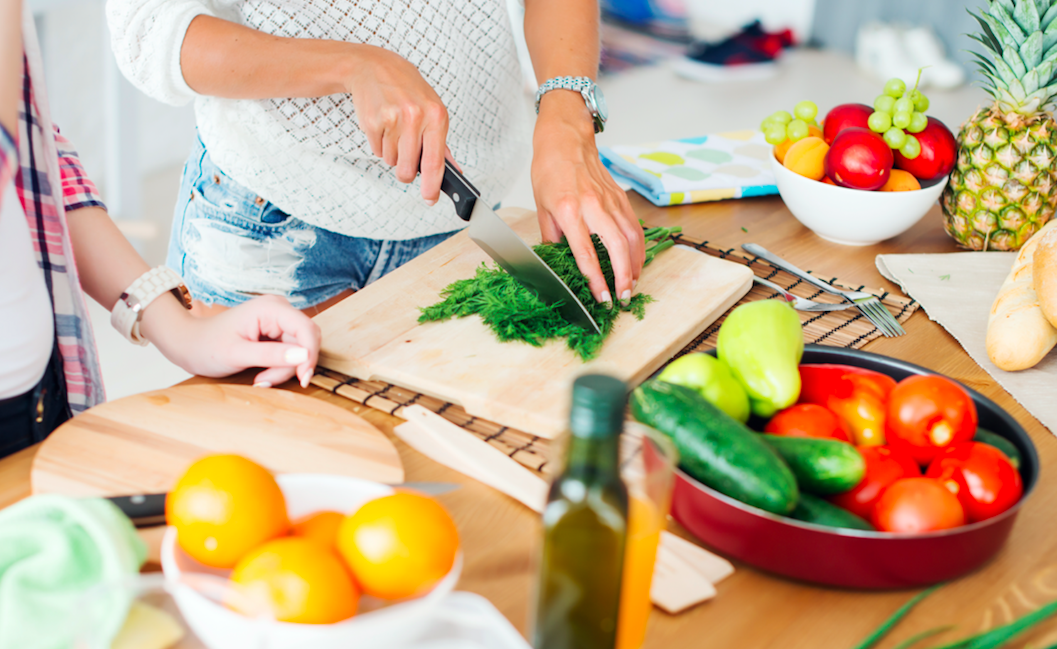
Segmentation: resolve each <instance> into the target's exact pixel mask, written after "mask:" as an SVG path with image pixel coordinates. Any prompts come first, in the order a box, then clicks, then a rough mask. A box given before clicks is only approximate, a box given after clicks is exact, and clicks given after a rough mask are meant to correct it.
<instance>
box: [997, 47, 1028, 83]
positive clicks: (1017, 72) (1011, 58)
mask: <svg viewBox="0 0 1057 649" xmlns="http://www.w3.org/2000/svg"><path fill="white" fill-rule="evenodd" d="M1002 60H1003V61H1005V63H1006V65H1008V66H1009V69H1010V70H1012V71H1013V78H1012V79H1006V83H1013V82H1014V81H1016V80H1017V79H1019V78H1020V77H1022V76H1024V75H1025V74H1027V72H1028V68H1027V66H1025V65H1024V61H1021V60H1020V54H1018V53H1017V51H1016V50H1015V49H1013V48H1011V47H1007V48H1006V49H1005V50H1004V51H1003V52H1002Z"/></svg>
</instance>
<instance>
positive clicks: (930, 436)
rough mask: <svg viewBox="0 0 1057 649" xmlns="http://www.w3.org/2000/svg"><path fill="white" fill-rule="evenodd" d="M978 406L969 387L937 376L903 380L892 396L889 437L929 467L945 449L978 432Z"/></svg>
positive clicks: (967, 439) (887, 426)
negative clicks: (966, 387) (967, 389)
mask: <svg viewBox="0 0 1057 649" xmlns="http://www.w3.org/2000/svg"><path fill="white" fill-rule="evenodd" d="M976 421H977V419H976V406H975V405H974V404H973V400H972V397H970V396H969V393H968V392H966V391H965V388H963V387H962V386H960V385H958V384H957V383H955V382H954V381H952V380H950V379H948V378H946V377H943V376H936V375H929V376H911V377H908V378H905V379H903V380H902V381H900V382H899V383H898V384H896V386H895V388H893V389H892V393H891V394H890V395H889V397H888V412H887V416H886V417H885V437H886V439H887V440H888V444H889V445H890V446H891V447H892V448H895V449H900V450H904V451H907V452H908V453H910V455H911V456H912V457H913V458H914V460H916V461H917V463H918V464H920V465H921V466H927V465H928V463H929V462H931V461H932V458H934V457H935V456H936V454H937V453H939V452H940V450H941V449H943V448H945V447H947V446H950V445H952V444H958V443H960V442H968V441H969V440H971V439H972V438H973V435H974V434H976Z"/></svg>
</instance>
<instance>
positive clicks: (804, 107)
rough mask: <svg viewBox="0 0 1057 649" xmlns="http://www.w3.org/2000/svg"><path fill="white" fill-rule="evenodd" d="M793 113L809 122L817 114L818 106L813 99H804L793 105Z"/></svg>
mask: <svg viewBox="0 0 1057 649" xmlns="http://www.w3.org/2000/svg"><path fill="white" fill-rule="evenodd" d="M793 114H794V115H796V116H797V118H799V119H802V120H804V121H805V122H810V121H812V120H813V119H815V115H818V106H816V105H815V102H813V101H807V100H804V101H802V102H800V103H798V104H797V105H796V106H793Z"/></svg>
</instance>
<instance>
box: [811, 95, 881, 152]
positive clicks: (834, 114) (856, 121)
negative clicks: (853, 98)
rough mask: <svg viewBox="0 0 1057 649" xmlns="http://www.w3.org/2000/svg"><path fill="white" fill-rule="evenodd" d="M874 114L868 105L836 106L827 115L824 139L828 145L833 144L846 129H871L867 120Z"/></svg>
mask: <svg viewBox="0 0 1057 649" xmlns="http://www.w3.org/2000/svg"><path fill="white" fill-rule="evenodd" d="M871 114H873V108H871V107H870V106H867V105H866V104H841V105H840V106H834V107H833V109H832V110H830V111H829V112H828V113H826V119H825V120H824V122H823V123H824V127H823V129H822V138H823V139H824V140H826V144H833V139H834V138H835V137H837V133H840V132H841V131H843V130H844V129H846V128H869V126H867V125H866V120H868V119H870V115H871Z"/></svg>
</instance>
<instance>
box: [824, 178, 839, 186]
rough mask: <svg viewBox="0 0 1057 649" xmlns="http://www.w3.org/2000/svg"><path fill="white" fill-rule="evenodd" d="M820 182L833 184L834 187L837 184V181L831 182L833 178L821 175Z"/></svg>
mask: <svg viewBox="0 0 1057 649" xmlns="http://www.w3.org/2000/svg"><path fill="white" fill-rule="evenodd" d="M822 182H824V183H826V184H827V185H833V186H834V187H836V186H837V183H835V182H833V180H832V179H830V177H829V176H823V177H822Z"/></svg>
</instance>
